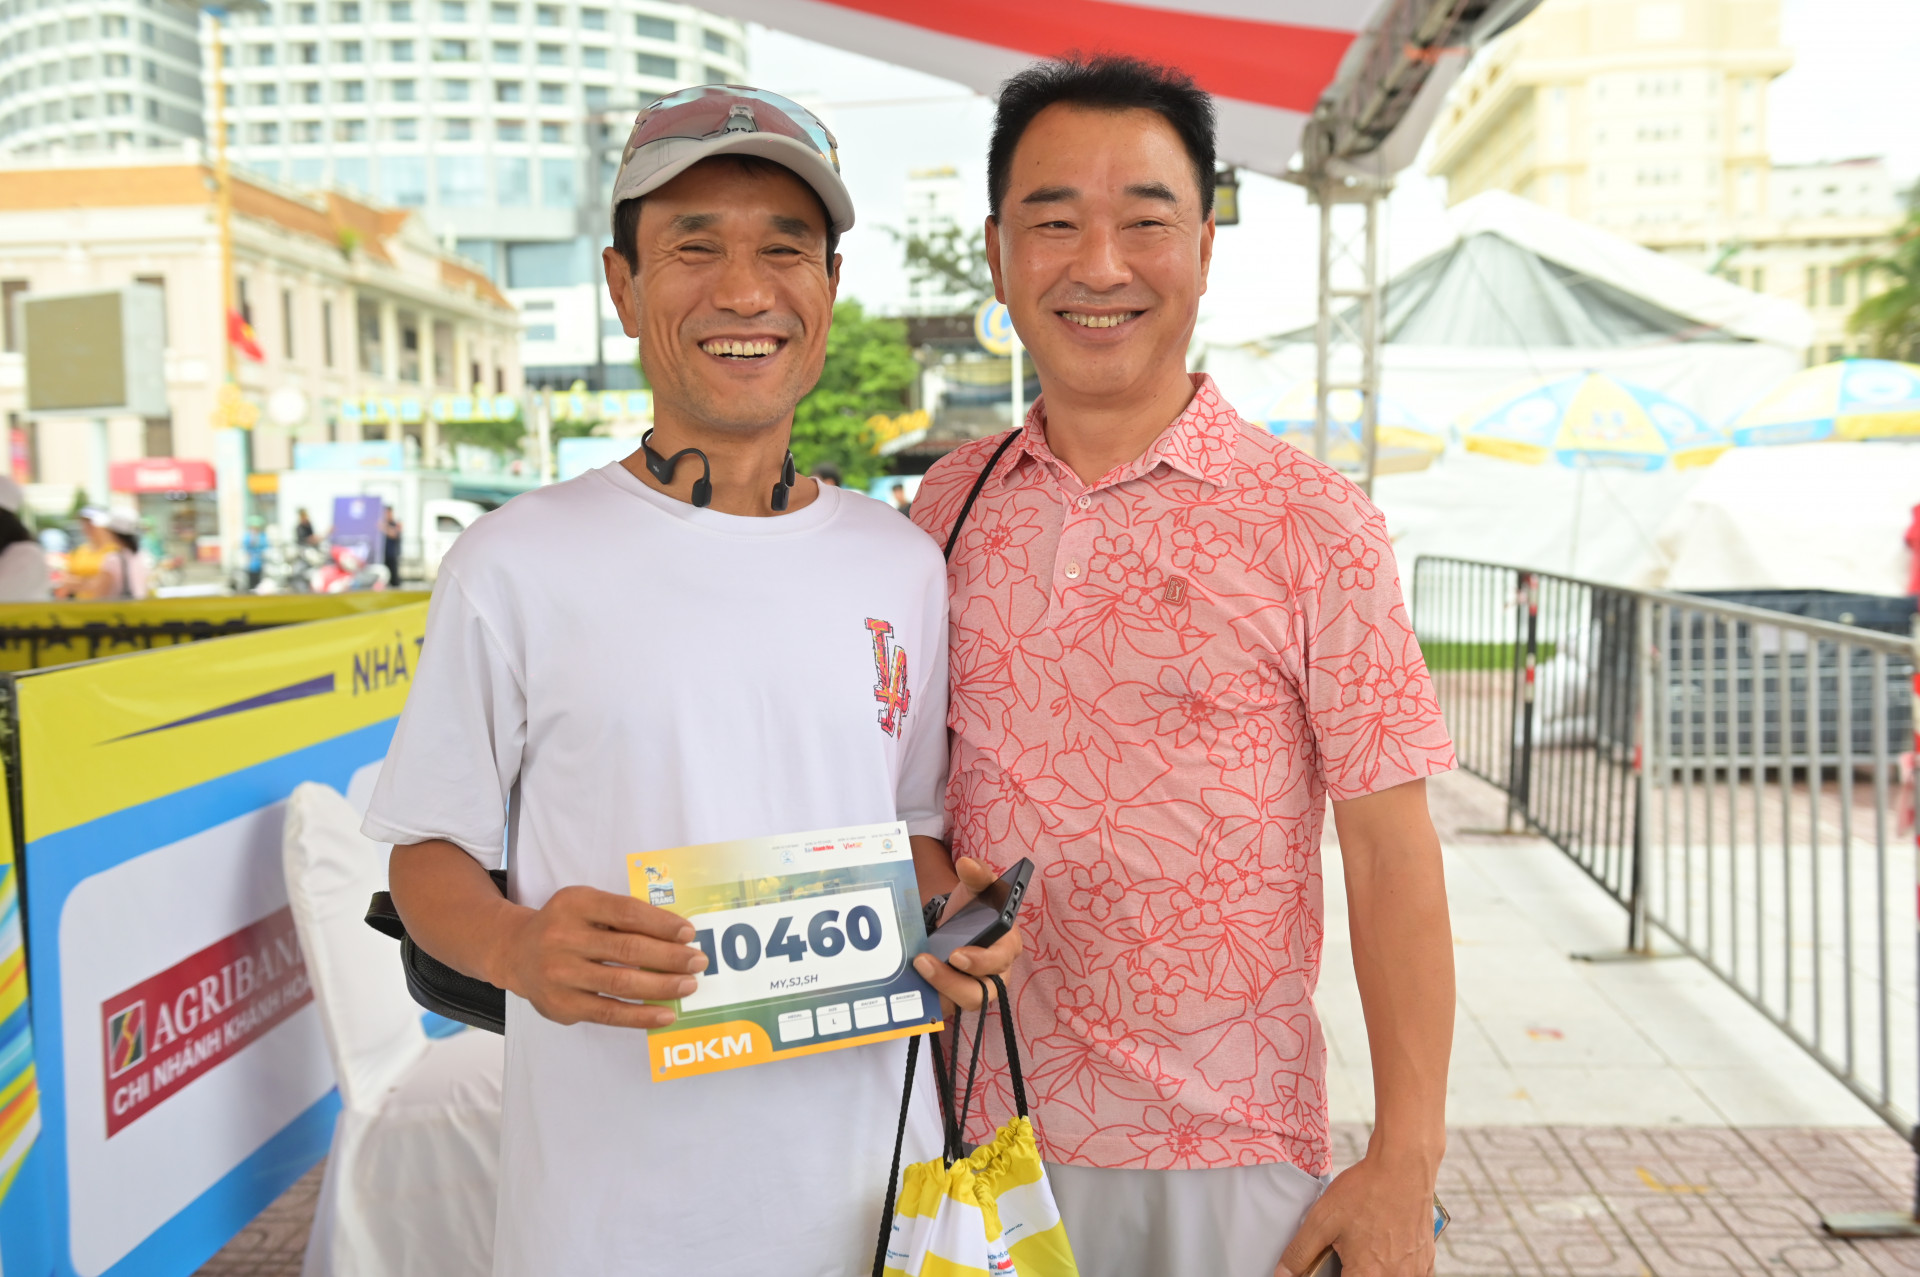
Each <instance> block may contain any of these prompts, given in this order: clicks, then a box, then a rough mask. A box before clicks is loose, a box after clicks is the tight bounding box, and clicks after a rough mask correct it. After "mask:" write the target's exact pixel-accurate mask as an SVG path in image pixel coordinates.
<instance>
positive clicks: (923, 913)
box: [920, 891, 953, 935]
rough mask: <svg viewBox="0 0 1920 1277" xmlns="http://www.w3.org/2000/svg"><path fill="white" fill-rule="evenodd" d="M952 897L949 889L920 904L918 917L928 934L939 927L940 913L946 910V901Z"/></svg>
mask: <svg viewBox="0 0 1920 1277" xmlns="http://www.w3.org/2000/svg"><path fill="white" fill-rule="evenodd" d="M952 897H953V893H952V892H951V891H943V892H941V893H940V894H939V895H937V896H935V897H934V898H933V899H931V900H929V901H927V903H925V904H924V905H921V906H920V918H921V920H922V921H923V922H925V923H926V927H927V934H928V935H932V934H933V933H934V931H935V930H937V929H938V928H939V926H940V915H941V914H943V913H945V912H946V911H947V901H948V900H950V899H951V898H952Z"/></svg>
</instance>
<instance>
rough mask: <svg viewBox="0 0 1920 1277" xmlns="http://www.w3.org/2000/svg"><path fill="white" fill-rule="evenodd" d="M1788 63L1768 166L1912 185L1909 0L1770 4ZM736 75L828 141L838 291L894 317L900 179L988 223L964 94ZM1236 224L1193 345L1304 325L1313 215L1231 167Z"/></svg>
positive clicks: (1436, 237) (902, 74) (770, 60)
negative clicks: (959, 192) (912, 177)
mask: <svg viewBox="0 0 1920 1277" xmlns="http://www.w3.org/2000/svg"><path fill="white" fill-rule="evenodd" d="M1781 8H1782V15H1781V17H1782V36H1783V39H1784V41H1785V43H1786V44H1787V45H1788V47H1789V48H1791V49H1792V50H1793V52H1794V59H1795V62H1794V67H1793V69H1792V70H1790V71H1788V72H1787V73H1786V74H1785V75H1783V76H1781V77H1780V79H1779V80H1777V81H1775V83H1774V86H1773V96H1772V99H1771V103H1770V105H1771V127H1772V136H1771V146H1772V150H1773V156H1774V159H1775V160H1776V161H1780V162H1797V161H1808V160H1819V159H1838V158H1842V157H1846V156H1854V155H1884V156H1885V157H1886V158H1887V161H1888V164H1889V166H1890V167H1891V168H1892V170H1893V172H1894V174H1895V176H1896V177H1897V178H1898V179H1899V180H1900V181H1901V182H1902V183H1905V182H1909V181H1912V180H1914V179H1915V178H1916V177H1920V128H1916V127H1915V125H1914V112H1913V109H1912V106H1911V102H1912V88H1911V82H1912V78H1913V76H1914V75H1915V74H1916V69H1920V0H1781ZM747 58H748V67H749V71H748V74H749V75H750V76H751V77H752V78H753V82H754V83H755V84H757V85H759V86H760V87H762V88H767V89H772V90H774V91H775V92H778V93H784V94H786V95H788V96H789V97H794V98H797V99H799V100H801V101H803V102H804V103H806V105H808V106H809V107H813V108H814V109H816V110H818V111H820V113H821V114H822V116H823V118H825V119H826V121H827V123H828V126H829V127H830V128H832V129H833V131H834V134H835V136H836V137H838V139H839V141H840V158H841V166H842V170H843V174H844V176H845V178H846V180H847V185H848V187H849V189H850V190H851V191H852V193H853V201H854V207H855V210H856V215H857V219H858V220H857V224H856V225H855V227H854V229H853V230H852V231H851V232H850V233H849V234H848V235H847V236H846V237H845V239H843V240H842V242H841V252H842V254H843V255H844V257H845V265H844V275H843V279H842V285H841V293H842V295H843V296H848V297H854V298H858V299H859V300H861V301H863V302H865V303H866V304H868V305H869V306H872V307H876V308H882V309H890V308H892V307H895V306H897V305H898V304H899V303H900V302H901V301H902V300H903V299H904V296H905V290H906V281H905V276H904V274H903V272H902V271H901V268H900V250H899V247H898V245H897V244H896V243H895V242H894V241H893V239H892V238H890V237H889V236H888V235H887V234H886V233H885V231H884V230H882V229H881V228H882V227H887V226H892V227H899V226H901V225H903V223H904V220H905V219H904V216H903V212H902V207H903V203H902V201H903V196H904V192H905V183H906V178H907V171H908V170H909V169H916V168H933V167H938V166H941V165H952V166H953V167H954V168H955V169H957V170H958V171H959V173H960V176H961V179H962V181H963V182H964V183H965V190H966V198H967V200H968V201H969V203H968V206H967V211H966V213H965V215H964V216H965V217H966V218H968V219H979V218H983V217H985V215H986V207H987V201H986V149H987V132H988V128H989V126H990V124H991V121H992V116H993V111H992V104H991V103H990V102H989V101H988V100H987V99H985V98H983V97H980V96H978V95H975V94H973V93H971V92H970V91H969V90H967V89H966V88H965V87H964V86H962V85H959V84H955V83H953V82H951V81H948V80H942V79H939V78H937V77H935V76H930V75H925V74H922V73H920V72H918V71H912V70H908V69H907V68H904V67H898V66H893V65H891V64H889V63H885V62H879V61H875V60H873V59H871V58H866V57H862V56H860V55H858V54H853V53H846V52H842V51H841V50H838V49H834V48H830V47H827V46H825V45H820V44H815V43H812V42H810V41H807V40H802V39H799V38H797V37H795V36H790V35H787V34H785V33H784V32H779V31H771V30H768V29H766V28H763V27H759V26H754V27H751V28H749V35H748V41H747ZM1240 204H1241V213H1240V217H1241V222H1240V225H1238V226H1231V227H1222V228H1221V229H1220V232H1219V236H1218V238H1217V239H1216V241H1215V250H1214V252H1215V256H1214V265H1213V271H1212V276H1211V279H1212V284H1211V287H1210V289H1209V291H1208V294H1207V296H1206V297H1205V298H1204V299H1203V300H1202V303H1201V312H1200V325H1201V333H1202V335H1203V336H1216V337H1218V338H1219V339H1221V340H1244V339H1246V338H1249V337H1253V336H1257V335H1261V334H1265V333H1272V332H1277V331H1283V330H1284V329H1286V328H1290V327H1293V326H1296V325H1297V324H1299V323H1302V322H1306V321H1308V320H1310V319H1311V317H1312V313H1313V296H1314V287H1315V271H1316V265H1315V254H1316V251H1317V250H1316V225H1317V223H1316V216H1315V213H1314V210H1312V209H1311V208H1310V207H1309V206H1308V205H1307V203H1306V199H1305V196H1304V194H1303V193H1302V192H1301V191H1300V190H1298V189H1297V188H1295V187H1291V186H1288V185H1286V184H1284V183H1281V182H1278V181H1274V180H1272V179H1269V178H1264V177H1261V176H1259V175H1257V174H1246V173H1244V172H1243V174H1242V186H1241V197H1240ZM1445 208H1446V191H1445V185H1444V183H1441V182H1439V181H1437V180H1435V179H1432V178H1428V177H1426V176H1425V174H1424V173H1423V172H1422V169H1421V166H1420V165H1419V164H1418V163H1417V162H1416V164H1415V165H1414V167H1412V168H1410V169H1408V170H1407V171H1406V172H1405V173H1403V174H1402V175H1401V177H1400V179H1399V183H1398V185H1397V187H1396V189H1395V191H1394V193H1393V196H1392V197H1391V198H1390V199H1389V201H1388V204H1387V209H1386V215H1385V225H1384V230H1385V238H1384V244H1385V254H1384V265H1385V268H1386V270H1387V272H1388V273H1389V274H1392V273H1394V272H1396V271H1399V270H1402V269H1404V268H1406V267H1408V266H1411V265H1412V264H1413V263H1415V262H1416V261H1418V260H1419V259H1420V258H1422V257H1424V256H1426V255H1427V254H1429V253H1432V252H1434V251H1436V250H1437V249H1439V248H1440V247H1442V246H1443V245H1444V244H1445V243H1446V240H1447V230H1446V222H1445Z"/></svg>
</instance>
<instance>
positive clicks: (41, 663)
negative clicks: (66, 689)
mask: <svg viewBox="0 0 1920 1277" xmlns="http://www.w3.org/2000/svg"><path fill="white" fill-rule="evenodd" d="M426 600H427V594H426V592H425V591H420V590H404V591H402V590H392V591H387V590H360V591H355V592H351V593H346V594H237V595H220V596H216V597H212V598H189V599H139V600H134V601H126V600H122V601H117V602H112V601H110V602H102V603H5V604H0V671H8V672H11V671H18V670H30V669H41V668H44V667H46V666H49V665H66V664H68V663H70V662H73V661H90V660H93V659H95V658H96V657H101V656H117V655H119V654H121V653H123V652H144V651H147V650H148V649H150V648H155V647H165V646H168V645H170V644H174V643H189V642H192V641H194V640H196V639H205V638H217V637H219V636H221V635H223V634H244V633H246V632H248V631H250V630H260V629H266V628H268V627H270V626H275V625H292V624H296V623H298V622H301V621H324V620H331V619H333V618H334V617H338V616H356V615H360V614H363V613H367V612H380V611H385V610H387V609H390V608H396V607H408V606H411V605H413V604H417V603H424V602H426Z"/></svg>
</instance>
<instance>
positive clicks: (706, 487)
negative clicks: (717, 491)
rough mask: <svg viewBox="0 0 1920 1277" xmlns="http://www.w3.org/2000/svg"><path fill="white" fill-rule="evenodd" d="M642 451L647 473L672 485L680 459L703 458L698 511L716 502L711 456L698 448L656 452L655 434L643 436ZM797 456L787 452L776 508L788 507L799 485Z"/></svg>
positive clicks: (695, 489) (775, 493) (776, 487)
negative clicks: (667, 454)
mask: <svg viewBox="0 0 1920 1277" xmlns="http://www.w3.org/2000/svg"><path fill="white" fill-rule="evenodd" d="M640 450H641V451H642V452H644V453H645V454H646V457H647V473H648V474H650V475H652V476H653V477H654V478H656V479H658V480H659V481H660V482H661V483H664V484H667V485H669V486H671V485H672V483H673V472H674V471H675V469H677V468H678V467H679V465H680V458H682V457H685V456H688V455H692V456H696V457H698V458H700V466H701V471H702V473H701V475H700V478H699V479H698V480H697V481H695V483H694V485H693V504H694V507H695V508H696V509H701V508H704V507H705V506H706V505H707V504H708V503H709V502H711V501H712V500H713V463H712V462H711V461H708V460H707V454H706V453H704V452H702V451H700V449H698V448H682V449H680V451H678V452H676V453H674V454H673V455H672V456H671V457H663V456H661V455H660V454H659V453H657V452H655V451H654V450H653V431H651V430H649V431H647V433H645V434H643V435H641V436H640ZM795 478H796V477H795V475H794V470H793V453H792V451H791V450H789V451H788V453H787V459H786V460H785V461H783V462H782V463H781V465H780V482H778V483H776V484H774V485H773V508H774V509H776V510H784V509H786V508H787V494H788V493H789V492H791V491H792V490H793V485H794V483H795Z"/></svg>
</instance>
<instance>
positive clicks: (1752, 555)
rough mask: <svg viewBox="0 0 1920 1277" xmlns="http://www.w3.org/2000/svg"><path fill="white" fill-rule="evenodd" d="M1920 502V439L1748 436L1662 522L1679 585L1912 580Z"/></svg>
mask: <svg viewBox="0 0 1920 1277" xmlns="http://www.w3.org/2000/svg"><path fill="white" fill-rule="evenodd" d="M1916 503H1920V445H1916V444H1912V443H1896V442H1880V443H1802V444H1791V445H1785V446H1781V447H1772V448H1737V449H1735V450H1734V451H1732V452H1730V453H1727V454H1726V455H1725V456H1723V457H1721V458H1720V459H1719V460H1718V461H1716V462H1714V463H1713V465H1711V466H1709V467H1708V468H1707V469H1706V470H1705V471H1704V472H1703V473H1702V475H1701V479H1700V482H1699V483H1698V484H1696V485H1694V487H1693V490H1692V491H1691V492H1689V493H1688V494H1687V495H1686V497H1685V499H1684V500H1682V501H1681V502H1680V503H1679V505H1678V506H1677V508H1675V509H1674V511H1673V512H1672V513H1671V514H1670V515H1669V516H1668V518H1667V519H1666V521H1665V523H1664V524H1663V525H1662V526H1661V528H1660V532H1659V535H1658V538H1657V540H1658V544H1659V548H1660V551H1661V554H1660V556H1659V557H1660V558H1661V559H1662V560H1663V561H1664V562H1663V566H1662V567H1661V569H1660V570H1659V571H1657V572H1655V573H1653V574H1652V575H1651V576H1650V577H1649V579H1648V581H1647V584H1649V585H1655V586H1659V587H1661V588H1664V589H1669V590H1680V591H1683V592H1684V591H1688V590H1760V589H1774V590H1837V591H1839V592H1841V593H1843V594H1880V595H1897V594H1905V593H1906V592H1907V570H1908V566H1909V564H1910V563H1911V562H1912V557H1911V555H1910V554H1909V552H1908V550H1907V546H1906V542H1905V536H1906V531H1907V527H1908V525H1909V523H1910V522H1911V521H1912V518H1913V508H1914V506H1915V504H1916Z"/></svg>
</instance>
